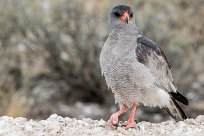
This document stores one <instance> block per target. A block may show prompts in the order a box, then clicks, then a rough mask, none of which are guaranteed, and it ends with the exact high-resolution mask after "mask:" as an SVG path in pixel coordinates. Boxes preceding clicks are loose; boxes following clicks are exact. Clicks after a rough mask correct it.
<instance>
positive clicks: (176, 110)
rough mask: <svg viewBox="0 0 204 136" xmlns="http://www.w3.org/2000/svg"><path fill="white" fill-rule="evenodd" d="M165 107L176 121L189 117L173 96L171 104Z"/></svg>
mask: <svg viewBox="0 0 204 136" xmlns="http://www.w3.org/2000/svg"><path fill="white" fill-rule="evenodd" d="M165 109H166V111H167V112H168V113H169V114H170V115H171V116H172V118H174V119H175V120H176V121H181V120H184V119H186V118H187V116H186V114H185V113H184V111H183V110H182V109H181V107H180V106H179V105H178V103H177V102H176V100H175V99H174V98H172V97H171V101H170V105H169V106H167V107H165Z"/></svg>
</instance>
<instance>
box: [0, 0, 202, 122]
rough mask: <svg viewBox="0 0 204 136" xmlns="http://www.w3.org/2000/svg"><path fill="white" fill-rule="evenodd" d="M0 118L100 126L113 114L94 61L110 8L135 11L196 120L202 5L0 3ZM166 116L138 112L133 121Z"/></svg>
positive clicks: (69, 0) (53, 0)
mask: <svg viewBox="0 0 204 136" xmlns="http://www.w3.org/2000/svg"><path fill="white" fill-rule="evenodd" d="M0 2H1V4H0V16H1V17H0V115H9V116H14V117H16V116H23V117H27V118H35V119H40V118H46V117H48V116H49V115H50V114H52V113H58V114H59V115H61V116H69V117H76V118H83V117H91V118H94V119H99V118H103V119H107V118H108V117H109V115H110V113H112V112H113V111H115V110H116V109H117V108H116V106H114V99H113V95H112V93H111V91H110V90H108V89H107V87H106V84H105V81H104V79H103V77H102V76H101V71H100V67H99V61H98V58H99V54H100V50H101V48H102V46H103V43H104V41H105V39H106V37H107V36H108V13H109V10H110V9H111V7H112V6H114V5H117V4H128V5H131V6H132V7H133V8H134V9H136V12H135V13H136V21H137V24H138V26H139V28H140V29H141V30H142V31H143V33H144V34H146V35H147V36H149V37H151V39H153V40H154V41H156V42H157V43H159V45H160V47H161V48H162V49H163V50H164V52H165V53H166V55H167V57H168V59H169V62H170V63H171V64H172V67H173V71H172V72H173V77H174V79H175V83H176V85H177V87H178V90H179V91H180V92H182V93H183V94H184V95H185V96H187V97H188V99H189V100H190V105H189V106H185V107H183V108H184V110H185V111H186V112H187V115H188V116H189V117H196V116H197V115H198V114H203V113H204V106H203V105H204V90H203V89H204V69H203V68H204V27H203V26H204V18H203V17H204V1H203V0H196V1H193V0H165V1H163V0H135V1H133V0H128V1H127V0H126V1H118V0H117V1H116V0H115V1H110V0H103V1H100V0H88V1H84V0H43V1H40V0H33V1H28V0H0ZM167 118H169V115H168V114H167V113H166V112H163V111H161V110H159V109H157V108H156V109H152V108H147V107H143V106H142V105H140V106H139V109H138V110H137V119H138V120H139V121H140V120H148V121H153V122H158V121H162V120H166V119H167Z"/></svg>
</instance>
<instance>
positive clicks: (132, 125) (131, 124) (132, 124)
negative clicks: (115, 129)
mask: <svg viewBox="0 0 204 136" xmlns="http://www.w3.org/2000/svg"><path fill="white" fill-rule="evenodd" d="M120 126H121V127H126V128H138V126H137V120H135V121H132V122H130V121H125V122H122V123H121V124H120Z"/></svg>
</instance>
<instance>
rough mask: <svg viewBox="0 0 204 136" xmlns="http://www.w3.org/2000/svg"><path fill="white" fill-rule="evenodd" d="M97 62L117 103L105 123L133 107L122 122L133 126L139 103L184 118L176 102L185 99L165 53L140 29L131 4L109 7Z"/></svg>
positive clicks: (185, 101) (114, 121)
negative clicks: (104, 35)
mask: <svg viewBox="0 0 204 136" xmlns="http://www.w3.org/2000/svg"><path fill="white" fill-rule="evenodd" d="M99 62H100V68H101V72H102V75H103V76H104V77H105V81H106V84H107V86H108V88H110V89H111V90H112V92H113V94H114V98H115V103H116V104H118V105H119V110H118V111H117V112H115V113H113V114H112V115H111V116H110V118H109V120H108V122H107V126H109V127H115V126H117V125H118V122H119V120H118V117H119V116H120V115H121V114H123V113H125V112H126V111H127V110H128V109H132V110H131V112H130V116H129V119H128V120H127V121H125V122H123V125H124V126H125V127H127V128H135V127H136V123H135V121H134V118H135V110H136V107H137V106H138V105H139V104H140V103H141V104H143V105H144V106H150V107H159V108H163V109H165V110H166V111H167V112H168V113H169V114H170V115H171V116H172V118H173V119H175V120H176V121H181V120H185V119H186V118H187V116H186V114H185V113H184V111H183V110H182V109H181V107H180V106H179V104H178V102H181V103H183V104H185V105H188V99H187V98H186V97H185V96H183V95H182V94H181V93H179V92H178V90H177V88H176V86H175V84H174V81H173V77H172V74H171V65H170V63H169V62H168V60H167V57H166V56H165V54H164V52H163V51H162V50H161V48H160V47H159V46H158V44H157V43H155V42H154V41H152V40H151V39H150V38H149V37H148V36H145V35H144V34H143V33H142V32H141V31H140V30H139V28H138V26H137V24H136V19H135V12H134V10H133V8H131V7H130V6H127V5H117V6H115V7H113V8H112V9H111V11H110V14H109V35H108V37H107V39H106V41H105V43H104V45H103V47H102V50H101V54H100V57H99Z"/></svg>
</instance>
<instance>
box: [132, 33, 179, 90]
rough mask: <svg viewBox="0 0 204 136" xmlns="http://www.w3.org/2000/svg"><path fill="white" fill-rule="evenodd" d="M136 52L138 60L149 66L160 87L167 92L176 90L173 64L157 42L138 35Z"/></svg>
mask: <svg viewBox="0 0 204 136" xmlns="http://www.w3.org/2000/svg"><path fill="white" fill-rule="evenodd" d="M135 52H136V57H137V59H138V61H139V62H140V63H142V64H143V65H145V66H146V67H148V68H149V70H150V72H151V74H152V75H153V76H154V78H155V84H156V85H157V86H158V87H160V88H161V89H163V90H165V91H167V92H172V91H173V92H176V88H175V87H174V85H173V78H172V75H171V66H170V64H169V63H168V61H167V58H166V56H165V55H164V53H163V51H162V50H161V49H160V48H159V47H158V46H157V45H156V43H154V42H153V41H152V40H150V39H149V38H147V37H145V36H141V37H138V38H137V46H136V49H135Z"/></svg>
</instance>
